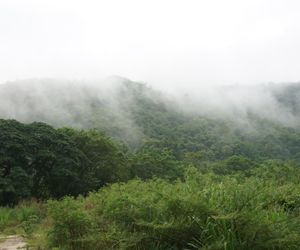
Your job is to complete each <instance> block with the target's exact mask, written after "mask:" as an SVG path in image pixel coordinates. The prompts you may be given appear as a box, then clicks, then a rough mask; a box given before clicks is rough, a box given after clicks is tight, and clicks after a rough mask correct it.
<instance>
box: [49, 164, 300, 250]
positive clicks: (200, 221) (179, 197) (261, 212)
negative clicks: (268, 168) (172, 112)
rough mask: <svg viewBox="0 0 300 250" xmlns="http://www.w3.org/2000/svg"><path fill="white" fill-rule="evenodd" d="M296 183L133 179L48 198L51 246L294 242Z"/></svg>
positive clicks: (271, 245) (200, 177)
mask: <svg viewBox="0 0 300 250" xmlns="http://www.w3.org/2000/svg"><path fill="white" fill-rule="evenodd" d="M299 194H300V186H299V184H297V183H293V182H289V181H288V180H286V181H285V182H281V184H280V185H278V183H277V182H276V179H267V180H266V179H264V178H261V177H257V176H252V177H248V178H245V177H240V176H223V177H222V178H220V177H219V176H216V175H213V174H200V173H199V172H197V171H196V170H194V169H192V170H190V171H189V173H188V174H187V176H186V178H185V180H184V181H177V182H174V183H171V182H168V181H165V180H160V179H156V180H149V181H147V182H145V181H141V180H133V181H130V182H128V183H118V184H113V185H111V186H109V187H106V188H103V189H101V190H100V191H99V192H95V193H91V194H90V195H89V196H88V197H87V198H86V199H82V198H80V199H78V200H75V199H73V198H70V197H67V198H65V199H63V200H62V201H51V202H50V203H49V205H48V208H49V215H50V217H51V218H52V219H53V224H52V228H51V238H50V239H51V242H50V243H51V244H52V247H55V246H56V247H61V248H64V249H214V250H218V249H227V250H234V249H254V250H255V249H299V247H298V244H299V243H298V242H299V240H300V226H299V225H300V218H299V208H300V202H299V201H300V196H299Z"/></svg>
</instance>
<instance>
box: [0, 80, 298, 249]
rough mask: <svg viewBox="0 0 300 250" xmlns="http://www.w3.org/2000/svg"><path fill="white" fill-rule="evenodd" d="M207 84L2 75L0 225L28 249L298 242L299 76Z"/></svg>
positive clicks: (267, 246)
mask: <svg viewBox="0 0 300 250" xmlns="http://www.w3.org/2000/svg"><path fill="white" fill-rule="evenodd" d="M217 92H218V94H216V92H214V95H210V96H207V97H206V98H205V95H206V92H205V93H202V94H200V95H199V96H198V97H201V98H202V99H201V98H200V99H195V96H193V95H192V94H189V95H188V94H187V95H184V96H183V97H182V98H178V97H176V98H175V97H174V96H171V95H169V94H165V93H162V92H159V91H156V90H153V89H152V88H150V87H148V86H147V85H145V84H142V83H136V82H132V81H129V80H127V79H122V78H121V79H120V78H111V79H108V80H107V82H106V84H104V85H103V84H102V85H100V84H99V85H98V84H97V83H80V82H63V81H53V80H31V81H29V80H28V81H25V82H13V83H7V84H3V85H0V205H2V206H15V208H11V209H10V208H3V209H2V210H1V208H0V230H3V231H5V230H12V229H14V228H18V230H21V232H22V233H24V234H26V235H27V237H29V238H30V239H31V240H32V241H33V242H34V243H33V244H36V245H35V246H36V248H37V249H38V248H41V246H42V247H44V248H42V249H52V248H55V247H58V248H59V249H220V250H221V249H231V250H234V249H257V250H259V249H299V248H298V245H299V243H298V242H299V240H300V230H299V221H300V217H299V209H300V202H299V190H300V184H299V183H300V181H299V180H300V123H299V121H300V114H299V110H300V107H299V105H300V103H299V94H300V85H298V84H282V85H276V84H269V85H264V86H253V87H245V88H243V87H236V88H235V87H222V88H219V89H218V91H217ZM220 96H222V98H223V99H224V100H223V102H220ZM211 97H215V99H214V100H218V102H217V103H218V104H217V105H216V103H214V104H212V102H211V100H210V98H211ZM222 98H221V99H222ZM205 103H207V105H205ZM97 190H99V191H97ZM30 199H34V200H36V201H37V203H36V202H31V203H26V202H24V201H27V202H28V200H30ZM49 199H50V200H49ZM47 200H48V201H47ZM22 202H23V203H22ZM17 204H19V205H17ZM28 204H29V205H28ZM45 204H46V205H45ZM16 214H17V215H18V216H16ZM16 225H18V226H17V227H16ZM41 242H43V243H41Z"/></svg>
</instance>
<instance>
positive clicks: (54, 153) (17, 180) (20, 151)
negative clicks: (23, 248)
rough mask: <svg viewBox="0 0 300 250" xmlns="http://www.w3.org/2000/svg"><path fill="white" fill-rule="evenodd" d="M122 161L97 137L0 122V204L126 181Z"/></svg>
mask: <svg viewBox="0 0 300 250" xmlns="http://www.w3.org/2000/svg"><path fill="white" fill-rule="evenodd" d="M126 164H127V161H126V157H125V155H124V154H123V153H122V152H121V151H120V150H119V148H118V146H117V145H116V144H114V143H113V142H112V141H111V140H110V139H109V138H107V137H105V136H104V135H103V134H101V133H99V132H96V131H87V132H85V131H76V130H73V129H60V130H56V129H54V128H52V127H51V126H49V125H46V124H43V123H32V124H28V125H26V124H22V123H19V122H17V121H14V120H0V204H2V205H13V204H16V203H18V202H19V201H20V200H22V199H28V198H30V197H36V198H39V199H47V198H51V197H53V198H59V197H62V196H64V195H74V196H76V195H79V194H86V193H87V192H88V191H90V190H95V189H98V188H99V187H101V186H103V185H105V184H106V183H110V182H115V181H124V180H127V179H128V176H129V173H130V171H129V169H128V168H127V165H126Z"/></svg>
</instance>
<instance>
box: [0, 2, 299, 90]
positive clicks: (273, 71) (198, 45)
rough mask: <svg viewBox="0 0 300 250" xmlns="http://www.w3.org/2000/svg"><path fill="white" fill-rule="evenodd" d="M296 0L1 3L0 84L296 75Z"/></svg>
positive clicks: (293, 78)
mask: <svg viewBox="0 0 300 250" xmlns="http://www.w3.org/2000/svg"><path fill="white" fill-rule="evenodd" d="M299 7H300V4H299V2H298V1H294V0H287V1H281V0H275V1H271V0H267V1H263V2H262V1H258V0H254V1H237V0H229V1H226V2H224V1H220V0H213V1H195V0H192V1H188V2H186V1H182V0H175V1H171V0H166V1H163V2H162V1H157V0H154V1H151V2H149V1H137V0H129V1H126V2H125V1H120V0H113V1H94V0H87V1H81V0H78V1H70V0H65V1H58V0H54V1H36V0H26V1H17V0H3V1H1V2H0V36H1V41H0V45H1V46H0V68H1V74H0V82H6V81H14V80H22V79H30V78H56V79H65V80H68V79H80V80H87V79H99V78H106V77H108V76H110V75H120V76H124V77H127V78H129V79H132V80H133V81H145V82H148V83H149V84H151V85H152V86H154V87H155V88H159V89H163V90H165V91H170V90H172V89H188V90H190V91H191V92H193V90H194V89H198V88H201V87H203V86H211V85H217V86H219V85H232V84H236V83H238V84H243V85H252V84H260V83H268V82H297V81H299V80H300V73H299V60H298V58H299V53H300V29H299V24H300V17H299V14H298V10H299Z"/></svg>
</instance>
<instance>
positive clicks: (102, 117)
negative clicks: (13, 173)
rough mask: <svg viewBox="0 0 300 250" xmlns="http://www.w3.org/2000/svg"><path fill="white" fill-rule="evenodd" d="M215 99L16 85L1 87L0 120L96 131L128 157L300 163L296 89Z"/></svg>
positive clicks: (241, 89)
mask: <svg viewBox="0 0 300 250" xmlns="http://www.w3.org/2000/svg"><path fill="white" fill-rule="evenodd" d="M216 93H218V95H217V94H215V93H213V94H211V96H206V99H205V93H202V95H201V98H202V99H201V98H199V99H196V98H195V97H193V96H192V95H191V96H189V95H185V96H184V95H182V98H177V99H176V98H172V97H170V96H169V95H167V94H163V93H161V92H159V91H156V90H153V89H152V88H151V87H149V86H147V85H145V84H142V83H137V82H132V81H130V80H128V79H124V78H117V77H114V78H109V79H107V80H106V81H104V82H99V83H98V82H94V83H92V82H69V81H58V80H51V79H43V80H27V81H18V82H11V83H7V84H2V85H0V118H4V119H8V118H9V119H11V118H13V119H17V120H19V121H22V122H32V121H42V122H46V123H49V124H50V125H53V126H55V127H62V126H71V127H75V128H81V129H91V128H96V129H98V130H101V131H104V132H105V133H106V134H107V135H109V136H111V137H113V138H116V139H118V140H122V141H125V142H126V143H127V144H128V145H129V146H130V147H131V148H132V149H134V150H137V149H141V148H151V147H155V148H161V149H163V148H168V149H170V150H171V151H172V152H173V154H174V155H175V156H176V157H177V158H184V157H185V155H186V154H187V153H189V152H198V153H199V152H200V153H199V154H200V155H202V156H201V157H202V158H203V159H225V158H226V157H229V156H231V155H237V154H238V155H240V154H241V155H245V156H247V157H249V158H255V159H258V158H262V159H263V158H266V157H267V158H280V159H281V158H282V159H298V158H299V157H300V154H299V152H300V140H299V139H300V136H299V131H300V130H299V124H300V122H299V121H300V113H299V110H300V103H299V100H300V98H299V96H300V84H268V85H261V86H236V87H235V86H231V87H221V88H219V89H218V91H216ZM214 98H215V99H214ZM213 102H215V103H217V102H218V103H217V104H215V103H214V105H212V103H213ZM206 104H207V105H206Z"/></svg>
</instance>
